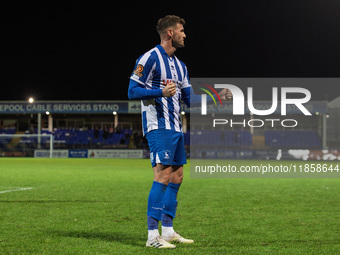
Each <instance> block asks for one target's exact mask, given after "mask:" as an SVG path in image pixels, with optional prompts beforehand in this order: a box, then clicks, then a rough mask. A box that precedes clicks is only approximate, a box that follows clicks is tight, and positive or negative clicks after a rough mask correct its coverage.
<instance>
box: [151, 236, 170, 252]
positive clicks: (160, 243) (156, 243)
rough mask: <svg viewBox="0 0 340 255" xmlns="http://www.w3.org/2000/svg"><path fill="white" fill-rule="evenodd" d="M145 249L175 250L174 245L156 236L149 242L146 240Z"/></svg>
mask: <svg viewBox="0 0 340 255" xmlns="http://www.w3.org/2000/svg"><path fill="white" fill-rule="evenodd" d="M146 247H154V248H160V249H174V248H176V245H173V244H171V243H168V242H167V241H165V240H164V239H163V238H162V237H160V236H156V237H155V238H154V239H152V240H151V241H149V240H148V241H147V242H146Z"/></svg>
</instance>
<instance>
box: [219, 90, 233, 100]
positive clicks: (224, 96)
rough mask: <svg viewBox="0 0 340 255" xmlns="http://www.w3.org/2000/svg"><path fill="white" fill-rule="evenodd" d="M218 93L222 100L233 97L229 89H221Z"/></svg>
mask: <svg viewBox="0 0 340 255" xmlns="http://www.w3.org/2000/svg"><path fill="white" fill-rule="evenodd" d="M218 95H219V96H220V98H221V99H222V100H231V99H233V94H232V93H231V91H230V90H229V89H223V90H222V91H221V92H220V93H218Z"/></svg>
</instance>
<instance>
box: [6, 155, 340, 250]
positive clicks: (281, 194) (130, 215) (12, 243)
mask: <svg viewBox="0 0 340 255" xmlns="http://www.w3.org/2000/svg"><path fill="white" fill-rule="evenodd" d="M241 162H242V164H244V163H245V161H232V163H233V164H240V163H241ZM273 162H274V161H273ZM251 163H252V164H260V161H255V162H254V161H252V162H251ZM280 163H282V161H281V162H280ZM273 164H274V163H273ZM189 175H190V171H189V166H186V168H185V178H184V182H183V185H182V187H181V189H180V191H179V194H178V200H179V204H178V210H177V217H176V219H175V221H174V227H175V230H177V231H179V232H180V234H182V235H183V236H184V237H187V238H192V239H194V240H195V243H194V244H192V245H188V244H187V245H184V244H179V245H177V248H176V249H175V250H157V249H151V248H146V247H145V242H146V237H147V228H146V207H147V198H148V194H149V190H150V187H151V184H152V178H153V174H152V170H151V167H150V163H149V160H147V159H145V160H128V159H12V158H3V159H0V254H159V253H161V254H195V255H196V254H339V253H340V202H339V201H340V179H268V178H267V179H226V178H224V179H194V178H190V177H189ZM20 188H21V189H22V190H19V189H20ZM23 188H32V189H23Z"/></svg>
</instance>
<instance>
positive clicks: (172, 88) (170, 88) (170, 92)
mask: <svg viewBox="0 0 340 255" xmlns="http://www.w3.org/2000/svg"><path fill="white" fill-rule="evenodd" d="M162 92H163V96H165V97H172V96H174V95H175V94H176V85H175V83H173V82H170V83H169V84H168V85H166V86H165V87H164V88H163V90H162Z"/></svg>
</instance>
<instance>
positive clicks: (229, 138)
mask: <svg viewBox="0 0 340 255" xmlns="http://www.w3.org/2000/svg"><path fill="white" fill-rule="evenodd" d="M190 134H191V135H192V136H191V139H193V140H192V141H191V144H192V145H196V146H199V145H202V146H230V147H236V146H237V147H250V146H251V145H252V144H253V141H252V135H251V133H250V132H249V131H246V130H238V131H231V130H214V131H199V130H195V131H191V133H190ZM190 134H189V133H188V134H186V136H185V141H186V143H187V142H188V141H189V135H190ZM189 143H190V141H189Z"/></svg>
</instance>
